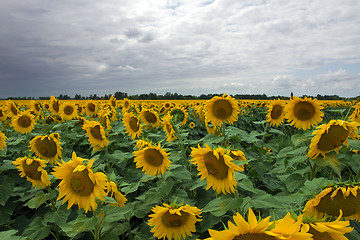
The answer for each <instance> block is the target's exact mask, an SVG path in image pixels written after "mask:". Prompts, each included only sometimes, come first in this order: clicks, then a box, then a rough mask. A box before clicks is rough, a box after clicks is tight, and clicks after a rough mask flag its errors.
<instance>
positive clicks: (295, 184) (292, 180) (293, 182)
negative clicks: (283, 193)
mask: <svg viewBox="0 0 360 240" xmlns="http://www.w3.org/2000/svg"><path fill="white" fill-rule="evenodd" d="M284 182H285V185H286V188H287V189H288V190H289V192H294V191H296V190H298V189H300V188H301V187H302V186H303V185H304V183H305V179H304V178H303V177H302V176H301V175H300V174H298V173H294V174H292V175H290V176H288V177H287V178H286V179H285V181H284Z"/></svg>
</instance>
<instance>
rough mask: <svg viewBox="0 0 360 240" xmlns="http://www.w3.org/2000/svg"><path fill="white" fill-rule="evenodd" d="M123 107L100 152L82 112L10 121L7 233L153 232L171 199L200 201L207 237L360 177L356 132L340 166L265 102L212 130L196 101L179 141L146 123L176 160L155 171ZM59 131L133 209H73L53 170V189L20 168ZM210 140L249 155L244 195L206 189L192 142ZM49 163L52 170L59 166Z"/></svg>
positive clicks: (3, 167)
mask: <svg viewBox="0 0 360 240" xmlns="http://www.w3.org/2000/svg"><path fill="white" fill-rule="evenodd" d="M121 96H123V97H124V96H125V95H121ZM80 97H81V96H80ZM117 111H118V112H117V114H118V115H117V117H118V120H117V121H115V122H112V124H111V129H109V130H107V138H108V139H109V141H110V144H109V145H108V146H107V147H106V148H105V149H102V150H100V151H94V149H93V148H92V146H91V145H90V144H89V141H88V137H87V136H86V135H85V131H84V130H83V129H82V128H81V126H80V125H78V124H77V122H76V121H75V120H72V121H66V122H53V123H50V124H45V121H44V119H40V120H39V122H38V124H36V125H35V129H34V130H33V132H31V133H30V134H24V135H21V134H19V133H17V132H15V131H14V130H13V129H12V128H11V127H9V126H8V125H7V124H6V123H1V125H0V127H1V131H3V132H6V136H7V137H8V140H7V147H6V148H5V149H4V150H3V151H0V174H1V175H0V239H44V238H54V239H92V238H94V239H105V240H107V239H109V240H110V239H111V240H112V239H154V237H153V234H152V233H151V232H150V229H151V228H150V226H149V225H148V224H147V222H148V220H149V214H151V213H152V208H153V207H154V206H156V205H162V204H163V203H168V204H170V203H172V202H179V203H181V202H182V203H183V204H189V205H191V206H197V207H198V208H200V209H201V211H202V219H203V220H202V221H201V222H199V223H197V225H196V226H197V227H196V229H197V232H196V233H194V236H193V238H192V239H196V238H200V239H204V238H206V237H208V229H210V228H213V229H223V228H224V223H226V222H227V220H230V219H231V217H232V216H233V215H234V213H236V212H239V213H241V214H242V215H244V214H245V213H246V212H247V210H248V208H252V209H256V211H259V212H260V213H261V215H262V216H272V217H273V219H279V218H281V217H283V216H285V214H286V213H287V212H288V211H292V212H295V213H297V214H301V211H302V209H303V207H304V204H305V203H306V201H307V200H309V199H311V198H313V197H314V196H315V195H316V194H318V193H319V192H320V191H321V190H322V189H323V188H324V187H326V186H327V185H329V184H332V183H334V182H338V181H339V180H342V181H344V182H345V181H347V180H354V178H356V176H357V173H358V171H359V169H360V155H357V154H355V153H353V152H352V151H350V150H352V149H360V144H359V142H357V141H354V140H350V141H349V147H345V146H343V147H342V148H341V150H340V153H339V154H337V159H338V160H339V162H340V165H339V167H338V168H334V167H332V166H328V165H321V164H322V163H321V162H320V161H318V162H315V161H312V160H311V159H308V157H307V156H306V154H307V152H308V150H309V145H310V141H311V139H312V132H313V130H314V128H313V129H309V130H307V131H302V130H296V129H293V128H292V127H291V126H289V125H288V124H286V123H285V124H283V125H281V126H279V127H270V126H269V125H268V123H267V122H266V121H265V117H266V109H265V108H264V107H255V106H252V107H251V108H249V109H246V113H245V114H244V115H239V120H238V121H237V122H235V123H234V124H233V125H231V126H229V125H226V126H224V128H223V129H219V130H220V134H219V135H214V134H208V132H207V130H206V127H205V126H204V125H203V124H202V123H201V122H200V120H199V118H198V117H197V116H196V114H195V111H193V109H192V108H190V109H189V110H188V113H189V115H188V121H187V124H185V125H184V126H182V127H179V122H180V121H179V122H178V123H177V124H175V126H174V127H175V128H176V131H177V137H178V138H177V139H176V140H174V141H173V142H166V140H165V139H166V135H165V132H164V131H163V129H162V128H161V127H158V128H155V129H153V128H144V132H143V135H142V138H143V139H146V140H148V141H151V142H152V143H153V144H156V145H157V144H158V143H160V144H161V146H162V147H163V148H165V149H166V152H168V153H170V157H169V159H170V161H171V167H170V169H169V170H168V171H167V172H166V174H165V175H163V176H148V175H144V172H142V171H141V169H139V168H136V166H135V164H134V154H133V152H134V151H135V150H137V148H136V147H135V144H136V141H133V140H132V139H131V138H130V137H129V136H128V135H127V133H126V131H125V128H124V126H123V123H122V122H121V119H122V113H121V111H120V109H117ZM344 112H345V109H327V110H326V114H328V115H329V116H327V118H326V119H331V118H333V117H337V116H340V115H341V116H342V115H344ZM86 117H87V116H86ZM87 118H88V117H87ZM94 119H95V120H99V119H98V118H95V117H94ZM189 122H195V125H196V127H195V128H193V129H191V128H190V127H189V126H188V123H189ZM52 132H56V133H58V134H59V135H60V136H61V142H62V145H61V146H62V148H63V152H62V156H63V161H65V162H67V161H69V160H70V159H71V154H72V152H73V151H75V152H76V154H77V155H78V156H79V157H82V158H86V159H95V162H94V166H93V169H94V171H95V172H96V171H100V172H104V173H105V174H106V175H107V177H108V178H109V180H111V181H113V182H115V183H116V185H117V186H118V188H119V190H120V192H121V193H123V194H124V195H126V198H127V200H128V201H127V202H126V204H125V206H124V207H114V206H110V205H109V204H110V203H116V201H115V200H114V199H113V198H111V197H106V198H105V201H104V202H101V201H100V200H98V201H97V204H98V209H97V210H96V211H90V212H88V213H86V214H85V213H84V211H83V210H79V209H78V206H77V205H76V204H75V205H74V206H73V207H71V208H70V209H67V206H68V203H65V204H62V200H59V201H57V198H58V195H59V192H58V184H59V180H57V179H56V178H55V177H54V176H52V175H51V174H50V180H51V186H50V187H48V188H46V189H35V188H34V187H33V186H32V185H31V184H30V183H29V182H27V181H26V179H25V178H21V177H20V176H19V172H18V170H17V168H16V167H15V166H14V165H13V164H12V161H14V160H16V158H18V157H24V156H34V153H33V152H31V151H30V150H29V147H28V146H29V142H30V140H31V139H32V138H33V137H35V136H38V135H44V134H49V133H52ZM206 144H207V145H209V146H210V147H213V148H216V147H223V148H225V149H226V150H230V149H231V150H241V151H243V152H244V153H245V157H246V161H234V163H235V164H236V165H239V166H240V165H244V166H245V171H244V172H236V173H235V179H236V182H237V186H236V190H237V191H236V192H235V193H230V194H229V193H228V194H223V193H220V194H216V192H215V191H214V190H213V189H212V188H210V189H208V190H206V188H207V181H206V179H204V180H200V176H199V175H198V173H199V172H198V170H197V168H196V165H194V164H191V163H190V162H189V160H190V159H191V151H192V148H196V147H197V146H201V147H204V146H205V145H206ZM46 171H47V172H48V173H51V172H52V171H53V169H52V166H48V167H47V168H46ZM340 177H341V178H340ZM352 225H353V226H354V227H355V230H356V231H353V232H352V233H350V234H348V235H347V236H348V238H349V239H358V237H359V233H358V231H359V229H360V227H359V226H358V223H355V222H352Z"/></svg>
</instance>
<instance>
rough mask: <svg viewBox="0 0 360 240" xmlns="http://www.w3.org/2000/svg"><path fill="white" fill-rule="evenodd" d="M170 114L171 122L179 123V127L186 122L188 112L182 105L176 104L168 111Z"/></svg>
mask: <svg viewBox="0 0 360 240" xmlns="http://www.w3.org/2000/svg"><path fill="white" fill-rule="evenodd" d="M170 116H171V117H172V120H173V122H174V123H176V124H177V123H179V127H181V126H183V125H185V124H186V121H187V117H188V113H187V111H186V110H185V109H184V108H183V107H181V106H178V107H176V108H174V109H172V110H171V111H170Z"/></svg>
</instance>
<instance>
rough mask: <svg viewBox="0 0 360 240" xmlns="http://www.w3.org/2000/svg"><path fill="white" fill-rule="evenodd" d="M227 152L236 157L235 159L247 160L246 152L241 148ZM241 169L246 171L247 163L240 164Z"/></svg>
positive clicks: (233, 157)
mask: <svg viewBox="0 0 360 240" xmlns="http://www.w3.org/2000/svg"><path fill="white" fill-rule="evenodd" d="M227 154H228V155H229V156H230V157H231V158H232V159H234V161H246V158H245V154H244V152H243V151H241V150H228V152H227ZM239 167H240V169H241V170H239V171H245V164H243V165H240V166H239Z"/></svg>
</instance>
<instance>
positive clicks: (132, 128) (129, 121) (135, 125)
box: [122, 113, 143, 140]
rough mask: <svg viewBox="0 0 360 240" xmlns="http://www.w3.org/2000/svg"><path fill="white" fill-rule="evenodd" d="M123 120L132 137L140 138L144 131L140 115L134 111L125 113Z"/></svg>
mask: <svg viewBox="0 0 360 240" xmlns="http://www.w3.org/2000/svg"><path fill="white" fill-rule="evenodd" d="M122 122H123V124H124V126H125V129H126V132H127V133H128V135H129V136H131V139H132V140H134V139H135V138H139V137H140V136H141V134H142V132H143V130H142V125H141V123H140V120H139V118H138V117H136V116H135V115H134V114H132V113H125V114H124V117H123V119H122Z"/></svg>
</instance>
